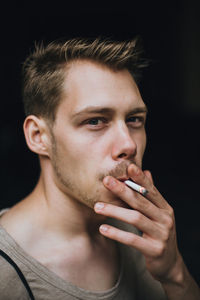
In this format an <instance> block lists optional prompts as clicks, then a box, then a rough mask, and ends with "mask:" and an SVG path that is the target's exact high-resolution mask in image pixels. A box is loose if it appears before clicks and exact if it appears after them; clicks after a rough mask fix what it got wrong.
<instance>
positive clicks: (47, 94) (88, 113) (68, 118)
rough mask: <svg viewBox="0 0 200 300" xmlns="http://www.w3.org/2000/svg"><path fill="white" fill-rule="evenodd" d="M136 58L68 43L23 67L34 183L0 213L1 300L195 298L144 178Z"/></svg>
mask: <svg viewBox="0 0 200 300" xmlns="http://www.w3.org/2000/svg"><path fill="white" fill-rule="evenodd" d="M139 52H140V50H139V49H138V47H137V43H136V40H133V41H128V42H113V41H108V40H101V39H96V40H93V41H90V40H83V39H73V40H69V41H67V42H65V43H52V44H49V45H48V46H47V47H45V48H44V47H40V48H37V49H36V50H35V52H34V53H33V54H32V55H30V56H29V58H28V59H27V60H26V61H25V63H24V105H25V112H26V115H27V117H26V120H25V122H24V133H25V138H26V142H27V145H28V147H29V148H30V149H31V150H32V151H33V152H35V153H37V154H38V156H39V160H40V165H41V174H40V177H39V180H38V183H37V185H36V187H35V189H34V190H33V191H32V193H31V194H30V195H28V196H27V197H26V198H25V199H23V200H22V201H21V202H19V203H18V204H16V205H15V206H14V207H12V208H11V209H8V210H6V211H5V210H4V211H3V212H2V213H1V218H0V224H1V227H0V249H1V255H2V256H1V258H0V265H1V270H2V271H1V274H0V294H1V299H12V300H14V299H30V298H29V297H32V298H31V299H33V297H35V299H38V300H40V299H41V300H45V299H48V300H49V299H52V300H55V299H56V300H59V299H62V300H63V299H116V300H122V299H126V300H129V299H130V300H133V299H142V300H145V299H148V300H150V299H154V300H155V299H176V300H179V299H181V300H184V299H185V300H186V299H187V300H188V299H190V300H194V299H195V300H197V299H200V293H199V289H198V286H197V285H196V283H195V282H194V280H193V279H192V278H191V276H190V274H189V273H188V271H187V268H186V266H185V265H184V262H183V260H182V257H181V255H180V253H179V251H178V248H177V243H176V231H175V221H174V215H173V210H172V208H171V207H170V206H169V204H168V203H167V201H166V200H165V199H164V198H163V197H162V195H161V194H160V193H159V192H158V190H157V189H156V188H155V186H154V184H153V181H152V177H151V173H150V172H149V171H142V157H143V154H144V150H145V146H146V135H145V120H146V114H147V108H146V105H145V104H144V102H143V100H142V98H141V95H140V92H139V90H138V86H137V78H138V74H139V73H140V69H141V67H142V66H143V61H142V60H141V59H140V56H139ZM126 179H131V180H132V181H135V182H136V183H137V184H139V185H140V186H142V187H144V188H145V189H146V190H147V191H148V193H147V194H146V195H143V194H141V193H139V192H136V191H134V190H132V189H131V188H129V187H128V186H127V185H126V184H125V183H124V181H125V180H126ZM118 242H119V243H118ZM15 264H16V265H17V266H18V267H19V268H20V270H21V272H22V273H23V275H24V276H25V278H26V281H27V283H28V286H29V287H30V289H31V291H32V294H33V296H29V295H30V293H31V292H30V290H29V288H28V287H27V286H25V285H24V284H23V282H22V280H21V279H23V278H24V277H23V275H22V274H21V273H20V271H19V270H18V273H17V270H16V265H15ZM19 273H20V276H21V279H20V277H19V276H18V275H19ZM28 293H29V294H28ZM32 294H31V295H32Z"/></svg>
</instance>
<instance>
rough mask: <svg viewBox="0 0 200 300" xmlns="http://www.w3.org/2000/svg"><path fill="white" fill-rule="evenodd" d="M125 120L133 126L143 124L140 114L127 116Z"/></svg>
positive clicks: (143, 120)
mask: <svg viewBox="0 0 200 300" xmlns="http://www.w3.org/2000/svg"><path fill="white" fill-rule="evenodd" d="M126 122H127V123H129V124H130V125H131V126H133V127H141V126H143V125H144V123H145V119H144V117H142V116H131V117H129V118H127V120H126Z"/></svg>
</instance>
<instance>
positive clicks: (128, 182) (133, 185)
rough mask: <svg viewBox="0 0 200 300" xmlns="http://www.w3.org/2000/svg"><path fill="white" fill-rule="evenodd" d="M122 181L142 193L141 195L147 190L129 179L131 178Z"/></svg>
mask: <svg viewBox="0 0 200 300" xmlns="http://www.w3.org/2000/svg"><path fill="white" fill-rule="evenodd" d="M124 183H125V184H126V185H127V186H129V187H130V188H131V189H133V190H134V191H136V192H139V193H140V194H142V195H143V196H145V195H146V194H147V193H148V191H147V190H146V189H145V188H144V187H143V186H141V185H139V184H137V183H135V182H133V181H131V180H125V181H124Z"/></svg>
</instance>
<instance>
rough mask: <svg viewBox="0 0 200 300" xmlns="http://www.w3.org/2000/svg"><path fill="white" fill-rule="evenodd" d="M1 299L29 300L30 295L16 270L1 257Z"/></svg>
mask: <svg viewBox="0 0 200 300" xmlns="http://www.w3.org/2000/svg"><path fill="white" fill-rule="evenodd" d="M0 299H2V300H11V299H12V300H28V299H30V298H29V295H28V292H27V290H26V288H25V287H24V285H23V283H22V281H21V279H20V277H19V276H18V274H17V272H16V271H15V269H14V268H13V267H12V266H11V265H10V264H9V263H8V262H7V261H6V260H5V259H4V258H3V257H1V256H0Z"/></svg>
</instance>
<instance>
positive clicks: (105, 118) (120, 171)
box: [50, 61, 146, 207]
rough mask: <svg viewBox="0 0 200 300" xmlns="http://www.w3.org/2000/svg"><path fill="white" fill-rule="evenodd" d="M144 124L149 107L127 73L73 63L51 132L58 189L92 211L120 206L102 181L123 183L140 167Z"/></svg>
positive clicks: (54, 172)
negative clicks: (101, 206) (99, 206)
mask: <svg viewBox="0 0 200 300" xmlns="http://www.w3.org/2000/svg"><path fill="white" fill-rule="evenodd" d="M145 119H146V107H145V104H144V102H143V100H142V98H141V95H140V93H139V90H138V88H137V85H136V83H135V82H134V80H133V79H132V77H131V75H130V73H129V72H128V71H126V70H123V71H117V72H114V71H112V70H110V69H108V68H107V67H104V66H101V65H99V64H96V63H92V62H89V61H79V62H75V63H73V65H72V66H71V67H70V70H69V71H68V73H67V75H66V80H65V83H64V90H63V96H62V101H61V103H60V105H59V107H58V111H57V114H56V120H55V124H54V126H53V129H52V150H51V154H50V159H51V163H52V167H53V177H54V181H55V183H56V185H57V186H58V187H59V189H61V190H62V191H63V192H64V193H65V195H66V196H67V197H70V198H71V199H73V200H77V201H80V202H82V203H84V204H86V205H87V206H89V207H93V206H94V203H96V202H97V201H103V202H112V203H115V201H116V199H115V198H114V196H113V195H112V194H111V192H109V191H108V190H107V189H106V188H105V187H104V185H103V183H102V181H103V178H104V177H105V176H107V175H112V176H114V177H116V178H121V179H122V178H123V177H125V176H127V174H126V170H127V166H128V165H129V164H130V163H131V162H134V163H135V164H137V165H138V166H141V164H142V157H143V154H144V150H145V145H146V134H145V128H144V124H145Z"/></svg>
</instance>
